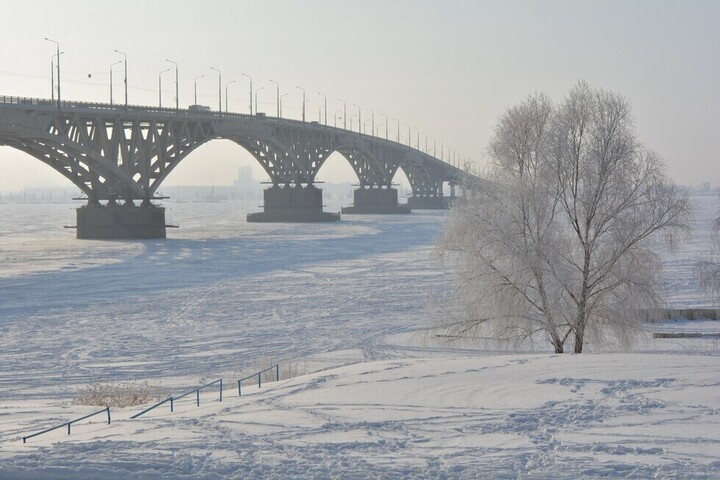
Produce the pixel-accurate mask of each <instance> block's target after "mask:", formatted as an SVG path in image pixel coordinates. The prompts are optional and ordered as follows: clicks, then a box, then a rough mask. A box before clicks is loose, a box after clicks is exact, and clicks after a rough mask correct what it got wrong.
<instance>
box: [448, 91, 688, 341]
mask: <svg viewBox="0 0 720 480" xmlns="http://www.w3.org/2000/svg"><path fill="white" fill-rule="evenodd" d="M489 151H490V157H491V160H492V162H491V165H490V169H489V181H480V180H472V181H469V182H468V183H467V184H466V185H465V191H466V192H467V193H466V197H465V199H464V200H463V201H461V202H458V203H457V204H456V205H455V206H453V209H452V211H451V215H450V219H449V222H448V225H447V229H446V232H445V235H444V237H443V238H442V239H441V241H440V245H439V247H440V251H441V253H443V254H444V256H445V257H449V258H451V259H452V260H453V261H454V262H455V267H456V280H457V282H456V285H457V288H456V290H455V292H454V298H455V299H456V300H459V301H460V304H461V305H462V306H463V308H462V309H461V312H462V313H461V314H460V318H457V319H451V320H449V321H448V322H444V323H443V325H442V328H443V329H445V330H446V334H449V335H450V336H452V337H460V338H464V337H468V336H478V335H480V334H479V332H481V331H482V335H481V336H489V337H492V338H496V339H502V340H513V341H516V342H519V343H522V342H526V341H528V340H531V339H532V338H535V337H537V336H538V335H544V336H545V337H546V338H547V340H549V341H550V343H551V344H552V346H553V348H554V350H555V352H558V353H561V352H563V351H564V350H565V345H566V344H567V342H568V341H569V340H572V342H573V351H574V352H576V353H580V352H582V350H583V345H584V344H585V342H586V341H587V339H588V338H589V337H590V338H593V339H594V340H595V341H598V342H599V341H602V340H603V336H604V335H605V333H607V332H608V331H609V330H614V331H615V333H618V334H619V335H618V336H616V338H620V339H627V338H629V331H630V330H631V329H632V327H633V326H635V325H637V323H638V322H639V317H638V315H637V310H638V309H640V308H649V307H651V306H655V305H656V304H657V295H656V291H657V290H656V273H657V270H658V261H657V257H656V255H655V254H654V253H653V252H652V250H651V246H652V245H651V241H652V240H653V239H654V238H655V237H657V236H659V235H663V236H664V237H665V238H666V239H668V240H673V239H675V238H676V237H677V235H678V234H679V233H681V232H683V231H685V230H687V228H688V226H687V225H688V218H689V214H690V210H689V203H688V200H687V197H686V195H685V194H684V193H682V192H680V191H679V190H678V189H677V187H675V186H674V184H673V183H672V182H671V181H670V180H669V179H668V178H667V177H666V176H665V174H664V167H663V164H662V162H661V160H660V159H659V158H658V157H657V155H655V154H654V153H652V152H648V151H646V150H645V149H644V148H643V147H642V146H641V145H640V144H639V142H638V141H637V139H636V136H635V133H634V129H633V127H632V124H631V120H630V107H629V104H628V102H627V101H626V100H625V99H623V98H622V97H621V96H619V95H617V94H613V93H609V92H605V91H603V90H593V89H591V88H590V87H588V86H587V84H585V83H582V82H581V83H579V84H578V85H577V86H576V87H575V88H574V89H573V90H572V91H571V92H570V94H569V95H568V96H567V98H566V99H565V100H564V101H563V102H562V103H561V104H560V105H559V106H557V107H554V106H553V105H552V104H551V102H550V101H549V100H548V99H547V98H546V97H545V96H544V95H541V94H538V95H534V96H531V97H529V98H528V99H526V100H525V101H524V102H522V103H521V104H520V105H518V106H516V107H513V108H511V109H509V110H508V111H507V112H506V113H505V114H504V115H503V116H502V117H501V119H500V121H499V123H498V126H497V127H496V130H495V135H494V137H493V139H492V141H491V144H490V148H489Z"/></svg>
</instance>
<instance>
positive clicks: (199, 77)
mask: <svg viewBox="0 0 720 480" xmlns="http://www.w3.org/2000/svg"><path fill="white" fill-rule="evenodd" d="M201 78H205V75H199V76H197V77H195V81H194V83H195V105H197V104H198V103H197V81H198V80H200V79H201Z"/></svg>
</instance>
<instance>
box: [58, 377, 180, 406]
mask: <svg viewBox="0 0 720 480" xmlns="http://www.w3.org/2000/svg"><path fill="white" fill-rule="evenodd" d="M168 396H169V393H168V392H167V391H166V390H165V389H164V388H162V387H159V386H154V385H149V384H148V383H147V382H146V383H141V384H137V383H118V384H112V383H95V384H92V385H86V386H85V387H83V389H82V390H80V391H79V392H78V393H77V395H76V396H75V398H73V400H72V402H71V403H72V404H73V405H91V406H98V407H116V408H123V407H134V406H137V405H145V404H147V403H152V402H157V401H160V400H163V399H165V398H167V397H168Z"/></svg>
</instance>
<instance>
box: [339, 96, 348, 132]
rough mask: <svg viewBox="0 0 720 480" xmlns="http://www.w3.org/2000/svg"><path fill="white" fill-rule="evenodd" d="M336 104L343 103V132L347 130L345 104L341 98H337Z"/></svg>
mask: <svg viewBox="0 0 720 480" xmlns="http://www.w3.org/2000/svg"><path fill="white" fill-rule="evenodd" d="M338 102H342V103H343V130H347V103H345V100H343V99H342V98H338Z"/></svg>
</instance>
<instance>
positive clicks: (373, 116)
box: [367, 108, 375, 137]
mask: <svg viewBox="0 0 720 480" xmlns="http://www.w3.org/2000/svg"><path fill="white" fill-rule="evenodd" d="M367 111H368V112H370V115H371V118H372V121H371V122H370V125H371V126H372V136H373V137H374V136H375V112H373V111H372V110H370V109H369V108H368V109H367Z"/></svg>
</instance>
